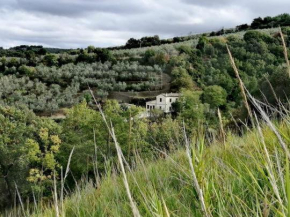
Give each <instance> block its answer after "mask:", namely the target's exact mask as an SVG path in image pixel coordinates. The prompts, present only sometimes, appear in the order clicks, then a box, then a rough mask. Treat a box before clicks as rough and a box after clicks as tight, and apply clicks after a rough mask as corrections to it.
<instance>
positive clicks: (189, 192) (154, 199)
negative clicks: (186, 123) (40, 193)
mask: <svg viewBox="0 0 290 217" xmlns="http://www.w3.org/2000/svg"><path fill="white" fill-rule="evenodd" d="M258 123H259V124H257V128H256V129H253V130H252V131H251V132H250V131H249V132H247V133H246V134H245V135H244V136H242V137H238V136H235V135H232V134H231V133H230V132H228V133H227V140H226V145H225V146H223V141H222V142H221V143H220V142H216V143H214V144H211V146H205V139H204V136H203V135H202V133H201V134H199V135H196V137H195V139H192V141H191V142H190V143H189V145H190V149H191V151H190V152H191V155H190V156H191V160H192V161H191V162H192V166H193V168H194V171H195V174H196V180H197V182H198V185H199V188H200V189H203V191H202V193H203V197H204V203H205V206H206V210H207V212H208V215H212V216H286V215H287V214H288V213H289V207H290V205H289V202H288V201H289V200H288V198H289V195H290V193H289V192H290V191H289V186H290V181H289V180H290V178H289V166H288V163H287V162H288V159H287V157H286V155H285V153H284V150H283V149H282V148H281V146H280V144H279V140H278V138H277V137H276V135H275V133H274V132H273V131H272V130H271V128H270V127H269V126H267V124H266V123H261V122H258ZM274 124H275V126H276V128H277V131H278V132H280V134H281V135H282V137H283V139H284V140H285V141H290V126H289V123H288V122H286V121H282V122H281V123H278V122H275V123H274ZM285 159H286V160H285ZM136 164H137V165H136V169H135V171H132V172H131V171H127V172H126V177H127V182H128V185H129V186H130V192H131V194H132V197H133V198H134V201H135V204H136V206H137V208H138V210H139V212H140V215H141V216H204V215H205V214H204V211H203V209H202V206H201V205H200V198H199V196H198V191H197V190H196V188H193V186H192V183H193V181H194V180H193V177H192V175H191V174H192V168H191V166H190V164H189V163H188V154H187V152H186V151H185V150H184V148H180V149H179V150H178V151H177V152H176V153H174V154H172V155H169V156H167V157H166V158H165V159H159V160H156V161H155V162H146V161H145V162H144V161H143V160H141V159H140V158H139V160H137V158H136ZM144 165H146V166H144ZM122 176H123V175H122V174H120V175H118V174H117V173H116V172H115V170H111V171H108V172H107V175H106V177H105V178H103V179H102V180H101V183H100V186H99V188H96V186H95V185H94V184H93V183H92V182H89V183H81V184H79V186H78V188H79V189H80V190H77V191H75V193H73V194H72V195H71V196H70V197H68V198H66V199H65V200H64V202H63V204H64V207H65V209H64V210H65V212H64V213H63V214H62V216H132V207H131V204H130V199H129V198H128V194H127V190H126V188H125V187H124V180H123V177H122ZM31 216H56V209H55V207H52V208H47V209H44V210H38V211H37V212H35V213H33V214H32V215H31Z"/></svg>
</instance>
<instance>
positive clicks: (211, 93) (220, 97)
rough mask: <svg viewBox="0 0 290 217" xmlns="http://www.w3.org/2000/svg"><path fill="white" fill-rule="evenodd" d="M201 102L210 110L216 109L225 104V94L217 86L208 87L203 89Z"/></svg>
mask: <svg viewBox="0 0 290 217" xmlns="http://www.w3.org/2000/svg"><path fill="white" fill-rule="evenodd" d="M203 100H204V102H205V103H208V104H209V105H210V106H211V107H212V108H217V107H220V106H223V105H225V104H226V102H227V92H226V91H225V90H224V89H223V88H222V87H220V86H217V85H213V86H208V87H206V88H205V89H204V93H203Z"/></svg>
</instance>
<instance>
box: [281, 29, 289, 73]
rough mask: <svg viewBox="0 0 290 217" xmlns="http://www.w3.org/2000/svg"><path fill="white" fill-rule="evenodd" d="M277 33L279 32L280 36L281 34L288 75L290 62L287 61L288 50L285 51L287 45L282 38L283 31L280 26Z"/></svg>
mask: <svg viewBox="0 0 290 217" xmlns="http://www.w3.org/2000/svg"><path fill="white" fill-rule="evenodd" d="M279 33H280V36H281V39H282V44H283V51H284V57H285V61H286V64H287V69H288V75H289V77H290V63H289V59H288V51H287V47H286V43H285V39H284V35H283V32H282V30H281V27H280V28H279Z"/></svg>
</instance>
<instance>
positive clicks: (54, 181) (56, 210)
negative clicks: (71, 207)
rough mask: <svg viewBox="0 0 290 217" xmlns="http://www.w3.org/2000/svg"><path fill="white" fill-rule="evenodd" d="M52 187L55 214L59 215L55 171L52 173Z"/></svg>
mask: <svg viewBox="0 0 290 217" xmlns="http://www.w3.org/2000/svg"><path fill="white" fill-rule="evenodd" d="M53 189H54V191H53V194H54V206H55V216H56V217H59V208H58V200H57V188H56V178H55V171H54V173H53Z"/></svg>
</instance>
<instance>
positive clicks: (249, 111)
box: [226, 45, 253, 123]
mask: <svg viewBox="0 0 290 217" xmlns="http://www.w3.org/2000/svg"><path fill="white" fill-rule="evenodd" d="M226 46H227V51H228V54H229V57H230V61H231V65H232V67H233V69H234V71H235V74H236V77H237V79H238V81H239V86H240V89H241V93H242V96H243V99H244V104H245V107H246V109H247V111H248V114H249V116H250V118H251V121H252V123H253V114H252V111H251V108H250V106H249V103H248V100H247V95H246V92H245V89H244V85H243V81H242V79H241V77H240V74H239V70H238V68H237V66H236V64H235V60H234V58H233V56H232V53H231V51H230V49H229V46H228V45H226Z"/></svg>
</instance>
